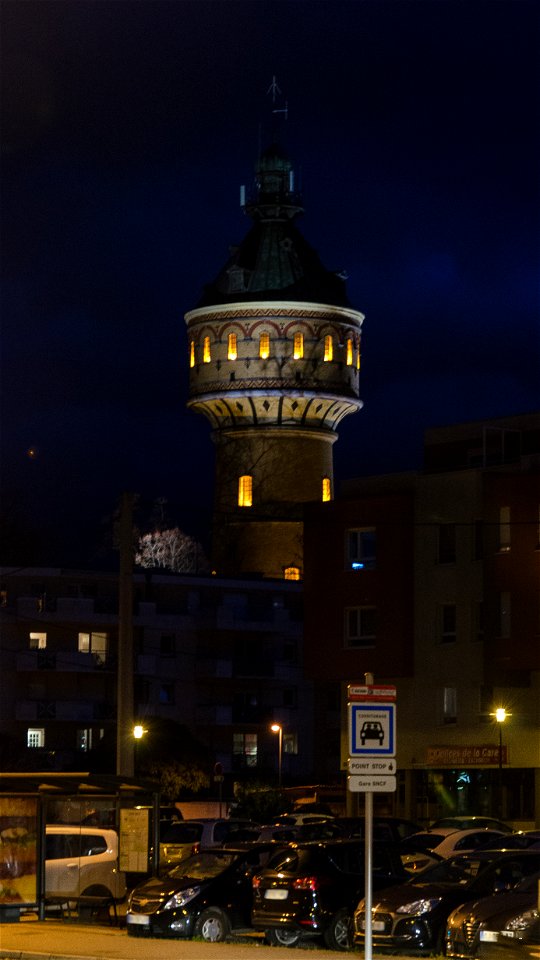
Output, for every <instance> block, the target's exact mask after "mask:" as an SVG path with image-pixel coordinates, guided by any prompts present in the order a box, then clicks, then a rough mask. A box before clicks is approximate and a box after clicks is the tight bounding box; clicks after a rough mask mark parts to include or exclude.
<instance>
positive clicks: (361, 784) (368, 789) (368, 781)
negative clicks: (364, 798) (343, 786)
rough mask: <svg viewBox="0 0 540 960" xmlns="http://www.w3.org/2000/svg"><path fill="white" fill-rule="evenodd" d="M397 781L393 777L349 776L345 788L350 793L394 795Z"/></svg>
mask: <svg viewBox="0 0 540 960" xmlns="http://www.w3.org/2000/svg"><path fill="white" fill-rule="evenodd" d="M396 785H397V780H396V778H395V777H377V776H375V775H373V776H371V777H364V776H360V777H357V776H349V777H347V788H348V789H349V790H350V791H351V793H395V790H396Z"/></svg>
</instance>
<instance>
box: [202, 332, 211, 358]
mask: <svg viewBox="0 0 540 960" xmlns="http://www.w3.org/2000/svg"><path fill="white" fill-rule="evenodd" d="M211 359H212V357H211V355H210V337H205V338H204V340H203V363H210V360H211Z"/></svg>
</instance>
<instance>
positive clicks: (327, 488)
mask: <svg viewBox="0 0 540 960" xmlns="http://www.w3.org/2000/svg"><path fill="white" fill-rule="evenodd" d="M322 499H323V503H327V502H328V501H329V500H331V499H332V484H331V483H330V477H323V478H322Z"/></svg>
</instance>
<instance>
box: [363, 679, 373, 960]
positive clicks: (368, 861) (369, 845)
mask: <svg viewBox="0 0 540 960" xmlns="http://www.w3.org/2000/svg"><path fill="white" fill-rule="evenodd" d="M364 678H365V681H366V684H368V685H370V686H373V674H372V673H366V674H365V677H364ZM364 829H365V837H364V858H365V867H364V869H365V874H364V900H365V907H366V909H365V912H364V918H365V930H364V960H372V957H373V949H372V935H371V903H372V899H373V886H372V866H373V793H372V792H371V790H369V791H368V793H366V798H365V821H364Z"/></svg>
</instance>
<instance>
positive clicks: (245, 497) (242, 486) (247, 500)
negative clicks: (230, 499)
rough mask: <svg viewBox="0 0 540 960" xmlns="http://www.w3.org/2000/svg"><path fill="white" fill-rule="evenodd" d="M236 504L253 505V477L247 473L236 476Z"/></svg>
mask: <svg viewBox="0 0 540 960" xmlns="http://www.w3.org/2000/svg"><path fill="white" fill-rule="evenodd" d="M238 506H239V507H252V506H253V477H250V476H249V474H245V475H244V476H243V477H239V478H238Z"/></svg>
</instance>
